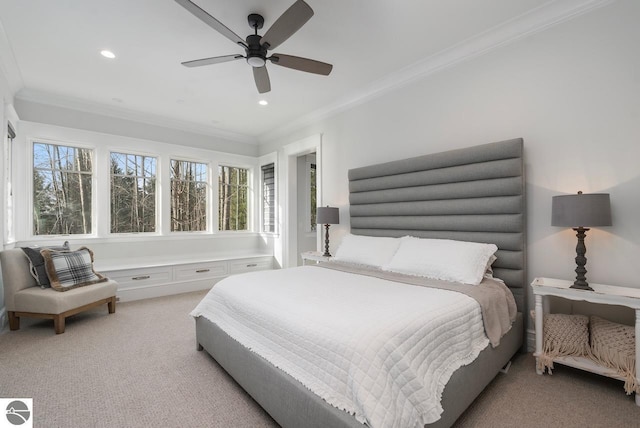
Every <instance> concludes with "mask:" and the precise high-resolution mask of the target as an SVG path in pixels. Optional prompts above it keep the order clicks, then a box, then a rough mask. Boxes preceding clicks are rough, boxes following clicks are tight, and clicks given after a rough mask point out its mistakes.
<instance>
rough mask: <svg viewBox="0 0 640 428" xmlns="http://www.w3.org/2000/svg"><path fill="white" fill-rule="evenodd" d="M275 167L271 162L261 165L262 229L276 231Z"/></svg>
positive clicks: (269, 231)
mask: <svg viewBox="0 0 640 428" xmlns="http://www.w3.org/2000/svg"><path fill="white" fill-rule="evenodd" d="M275 176H276V169H275V165H274V164H273V163H270V164H268V165H263V166H262V231H263V232H267V233H274V232H275V231H276V183H275V178H276V177H275Z"/></svg>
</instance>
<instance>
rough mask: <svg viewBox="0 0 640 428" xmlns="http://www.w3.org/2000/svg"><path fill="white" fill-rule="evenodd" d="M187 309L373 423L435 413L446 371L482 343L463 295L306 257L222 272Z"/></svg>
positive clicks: (425, 419)
mask: <svg viewBox="0 0 640 428" xmlns="http://www.w3.org/2000/svg"><path fill="white" fill-rule="evenodd" d="M191 315H193V316H194V317H198V316H203V317H205V318H207V319H209V320H211V321H212V322H214V323H216V324H217V325H218V326H219V327H220V328H221V329H222V330H224V331H225V332H227V334H229V335H230V336H232V337H234V338H235V339H236V340H237V341H238V342H240V343H241V344H242V345H244V346H245V347H247V348H249V349H250V350H252V351H253V352H256V353H257V354H259V355H261V356H262V357H263V358H265V359H266V360H267V361H269V362H271V363H272V364H273V365H275V366H276V367H279V368H280V369H281V370H283V371H284V372H286V373H288V374H289V375H291V376H292V377H294V378H295V379H297V380H298V381H300V382H301V383H302V384H303V385H305V386H306V387H307V388H309V389H310V390H311V391H313V392H314V393H315V394H317V395H318V396H320V397H322V398H323V399H324V400H325V401H327V402H328V403H330V404H331V405H333V406H335V407H337V408H339V409H343V410H345V411H347V412H349V413H350V414H354V415H355V417H356V419H357V420H358V421H360V422H362V423H366V424H367V425H369V426H371V427H374V428H376V427H402V428H405V427H421V426H423V425H424V424H427V423H432V422H435V421H436V420H438V419H439V418H440V415H441V414H442V406H441V404H440V398H441V395H442V391H443V389H444V386H445V385H446V383H447V381H448V380H449V378H450V377H451V375H452V373H453V372H454V371H455V370H456V369H458V368H459V367H461V366H463V365H466V364H469V363H471V362H472V361H473V360H474V359H475V358H476V357H477V356H478V354H479V353H480V351H481V350H482V349H484V348H485V347H486V346H487V344H488V343H489V341H488V339H487V337H486V335H485V333H484V328H483V324H482V315H481V311H480V306H479V305H478V303H477V302H476V301H475V300H474V299H472V298H470V297H468V296H465V295H463V294H460V293H456V292H452V291H447V290H440V289H434V288H425V287H419V286H414V285H408V284H401V283H397V282H392V281H388V280H383V279H378V278H372V277H366V276H362V275H356V274H352V273H346V272H340V271H336V270H331V269H321V268H317V267H310V266H307V267H304V266H303V267H298V268H293V269H283V270H274V271H265V272H255V273H248V274H243V275H236V276H231V277H229V278H226V279H224V280H223V281H221V282H219V283H218V284H217V285H216V286H215V287H214V288H213V289H212V290H211V291H210V292H209V293H208V294H207V295H206V297H205V298H204V299H203V300H202V301H201V302H200V303H199V304H198V306H197V307H196V308H195V309H194V310H193V312H192V313H191Z"/></svg>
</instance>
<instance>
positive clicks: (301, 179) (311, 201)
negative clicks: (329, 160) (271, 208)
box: [296, 152, 318, 266]
mask: <svg viewBox="0 0 640 428" xmlns="http://www.w3.org/2000/svg"><path fill="white" fill-rule="evenodd" d="M296 164H297V171H296V175H297V177H298V180H297V182H298V191H297V199H298V200H297V204H298V216H297V217H298V219H297V220H298V221H297V223H298V224H297V228H298V251H297V254H298V258H297V260H298V263H297V265H298V266H301V265H302V258H301V257H300V254H302V253H304V252H305V251H316V250H317V240H318V234H317V232H316V230H317V224H316V207H317V206H318V205H317V178H316V176H317V174H316V166H317V165H316V152H312V153H309V154H306V155H301V156H298V159H297V162H296Z"/></svg>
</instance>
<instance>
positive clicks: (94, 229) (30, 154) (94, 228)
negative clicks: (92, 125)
mask: <svg viewBox="0 0 640 428" xmlns="http://www.w3.org/2000/svg"><path fill="white" fill-rule="evenodd" d="M27 141H28V147H27V159H28V161H29V167H28V168H25V171H26V173H27V180H26V183H27V186H26V187H27V191H28V195H29V197H28V203H27V208H28V212H29V220H28V221H27V222H25V226H24V227H25V228H26V230H27V231H28V232H27V233H26V234H25V236H27V237H28V238H29V239H30V240H47V239H53V238H60V237H65V238H73V239H83V238H96V237H98V219H97V213H98V210H97V208H96V207H97V201H98V196H97V193H98V189H97V187H98V185H97V181H98V180H96V176H97V172H98V170H99V168H98V162H96V160H97V158H98V156H97V153H98V150H97V149H96V147H95V145H92V144H86V143H79V142H77V141H71V140H69V141H59V140H54V139H50V138H39V137H30V138H27ZM38 143H39V144H48V145H54V146H61V147H72V148H76V149H84V150H89V151H90V152H91V233H74V234H46V235H36V234H35V233H34V230H33V229H34V228H33V220H34V218H33V212H34V210H35V201H34V198H33V192H34V188H33V174H34V171H35V165H34V145H35V144H38Z"/></svg>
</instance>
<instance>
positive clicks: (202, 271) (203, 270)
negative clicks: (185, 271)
mask: <svg viewBox="0 0 640 428" xmlns="http://www.w3.org/2000/svg"><path fill="white" fill-rule="evenodd" d="M210 270H211V269H197V270H196V273H205V272H209V271H210Z"/></svg>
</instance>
